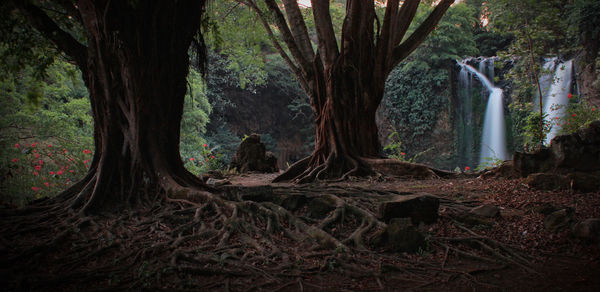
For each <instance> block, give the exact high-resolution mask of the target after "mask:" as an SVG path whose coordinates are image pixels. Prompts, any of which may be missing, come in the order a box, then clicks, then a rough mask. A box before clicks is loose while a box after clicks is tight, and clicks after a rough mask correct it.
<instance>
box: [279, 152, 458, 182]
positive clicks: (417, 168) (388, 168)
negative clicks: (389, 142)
mask: <svg viewBox="0 0 600 292" xmlns="http://www.w3.org/2000/svg"><path fill="white" fill-rule="evenodd" d="M318 161H319V160H318V159H314V157H312V156H309V157H306V158H304V159H302V160H300V161H298V162H296V163H294V164H292V165H291V166H290V167H289V169H288V170H286V171H285V172H284V173H282V174H281V175H279V176H278V177H276V178H275V179H274V180H273V182H285V181H291V182H294V183H300V184H301V183H310V182H314V181H327V182H336V181H342V180H346V179H348V178H349V177H351V176H370V175H388V176H395V177H403V178H417V179H431V178H440V177H443V178H448V177H456V176H458V174H456V173H454V172H450V171H445V170H441V169H436V168H432V167H429V166H426V165H423V164H418V163H409V162H403V161H399V160H396V159H374V158H364V157H352V156H349V155H337V154H335V153H331V154H329V156H327V159H326V160H325V161H324V162H323V163H319V162H318Z"/></svg>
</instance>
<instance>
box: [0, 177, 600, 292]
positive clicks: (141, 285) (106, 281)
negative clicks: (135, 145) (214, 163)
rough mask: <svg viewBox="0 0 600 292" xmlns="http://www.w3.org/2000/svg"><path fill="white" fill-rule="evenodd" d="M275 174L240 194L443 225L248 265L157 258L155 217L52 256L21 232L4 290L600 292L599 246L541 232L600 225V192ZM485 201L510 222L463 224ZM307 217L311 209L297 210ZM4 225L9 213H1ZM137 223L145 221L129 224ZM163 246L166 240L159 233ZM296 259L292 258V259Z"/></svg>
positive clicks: (1, 276)
mask: <svg viewBox="0 0 600 292" xmlns="http://www.w3.org/2000/svg"><path fill="white" fill-rule="evenodd" d="M273 177H274V175H269V174H242V175H236V176H232V177H228V180H229V181H230V182H231V185H232V186H234V187H239V188H240V190H244V188H253V187H262V186H269V187H271V188H272V189H273V190H274V191H273V195H274V196H277V195H278V194H283V193H302V192H304V193H307V192H308V193H311V194H313V195H319V194H332V193H335V194H336V195H337V196H341V195H340V194H342V193H343V194H355V195H356V194H362V196H364V197H369V196H376V195H377V194H396V195H407V194H420V193H428V194H431V195H434V196H437V197H438V198H440V202H441V204H440V209H439V218H438V220H437V222H436V223H434V224H430V225H423V224H421V225H420V226H419V227H418V229H419V231H421V232H422V233H424V234H425V235H426V237H427V242H428V244H427V246H426V247H425V248H423V249H420V250H419V251H418V252H416V253H410V254H409V253H398V252H391V251H386V250H383V249H378V248H370V249H368V250H361V249H339V248H330V249H327V248H324V249H318V250H308V249H304V248H303V247H302V245H301V244H299V243H297V242H292V241H289V240H285V239H283V238H277V236H275V237H274V239H272V242H275V243H276V245H279V248H280V249H281V250H283V251H287V253H286V254H287V255H285V256H283V257H281V260H280V261H279V260H277V259H278V257H264V258H262V259H261V258H259V257H256V258H253V261H252V262H251V263H247V264H244V258H246V255H247V254H244V256H241V257H236V256H235V253H234V252H229V253H220V254H219V253H215V250H217V248H216V247H214V246H212V245H211V247H210V248H211V252H210V253H209V252H207V255H210V257H211V259H204V258H202V256H201V254H202V253H203V251H202V250H201V248H199V247H198V249H197V250H196V251H194V252H195V253H194V254H197V255H198V256H196V258H195V260H191V258H189V256H183V255H181V254H180V256H179V257H178V256H177V255H175V256H172V255H173V254H176V253H175V252H173V253H172V254H171V257H169V258H170V260H169V261H157V260H156V259H157V258H165V257H164V255H163V254H161V251H160V249H158V248H157V249H151V247H154V246H155V245H154V244H149V243H148V242H149V241H146V240H142V239H140V238H141V236H140V235H137V234H138V230H137V229H136V228H137V227H135V226H140V225H139V222H142V221H144V220H145V221H144V222H146V223H144V224H148V226H152V230H155V229H156V230H163V229H169V230H171V229H173V228H176V227H177V226H176V225H173V226H171V225H169V226H167V225H168V224H166V223H162V222H161V221H160V220H159V219H157V218H152V217H148V216H147V215H135V214H134V215H128V216H127V217H122V218H120V219H118V220H116V219H115V218H105V219H96V220H95V221H96V223H95V224H97V225H99V226H103V227H106V228H107V229H109V228H108V227H109V226H115V225H122V226H124V227H125V228H124V230H128V231H127V232H128V233H131V235H130V236H126V235H123V236H121V237H119V236H116V237H117V238H113V235H111V234H109V235H96V234H95V233H98V231H97V230H92V229H89V228H87V229H86V228H82V229H81V230H78V232H80V233H82V234H85V236H81V237H80V236H68V237H66V239H65V238H63V240H61V241H60V243H58V244H55V245H53V246H52V248H44V249H42V250H43V251H40V250H39V249H34V248H28V249H24V248H20V247H21V246H28V247H39V246H42V245H41V244H39V243H40V242H43V241H44V240H46V242H47V239H49V238H52V236H51V235H52V234H50V232H56V231H49V230H36V231H35V233H28V234H25V235H22V236H19V237H11V236H10V235H9V234H2V235H1V237H0V255H1V256H0V257H1V258H2V259H1V262H0V286H1V287H2V288H0V290H2V289H7V290H15V291H51V290H60V291H88V290H90V291H91V290H96V291H98V290H100V291H103V290H108V291H111V290H128V291H131V290H148V291H157V290H163V291H409V290H418V291H501V290H507V291H600V245H599V244H598V243H590V242H583V241H581V240H579V239H577V238H574V237H573V236H572V234H571V232H570V231H569V229H568V228H566V229H564V230H562V231H558V232H551V231H549V230H548V229H547V228H545V227H544V218H545V217H546V216H547V215H544V213H546V214H547V210H548V209H550V210H558V209H561V208H572V210H574V215H573V219H574V221H581V220H585V219H587V218H600V194H599V193H574V192H571V191H539V190H534V189H532V188H530V187H528V186H527V185H526V184H525V183H524V182H523V181H522V180H520V179H500V178H487V179H484V178H477V177H474V176H464V177H460V178H452V179H427V180H413V179H402V178H390V177H387V178H383V179H381V178H380V179H377V180H370V179H355V180H350V181H344V182H338V183H322V184H321V183H313V184H305V185H292V184H286V183H278V184H271V183H270V181H271V180H272V179H273ZM230 187H231V186H230ZM261 200H263V199H261ZM259 201H260V200H259ZM482 204H489V205H494V206H497V207H499V208H500V210H501V215H500V216H497V217H494V218H481V219H478V220H475V221H472V220H471V221H469V220H466V221H461V220H459V219H457V218H460V216H457V214H458V213H460V212H461V210H462V211H466V210H470V209H471V208H473V207H476V206H479V205H482ZM173 208H174V209H173V210H175V212H178V211H177V209H178V208H179V210H181V214H183V213H184V211H185V210H187V207H186V206H185V204H182V203H175V207H173ZM301 212H306V210H305V209H300V210H298V211H297V213H301ZM373 212H374V213H375V210H373ZM192 213H193V212H192ZM297 213H296V214H297ZM178 214H179V213H178ZM197 214H198V211H196V215H197ZM136 216H137V217H136ZM4 218H7V217H4V216H3V217H1V219H2V220H4ZM132 218H133V219H132ZM140 218H142V219H144V218H145V219H144V220H142V219H140ZM307 220H308V219H307ZM134 221H135V222H138V223H137V225H136V224H133V223H131V224H130V223H128V222H134ZM32 222H34V221H32ZM307 222H310V221H307ZM5 223H6V222H3V223H2V225H5ZM317 223H318V222H316V223H315V224H317ZM28 224H32V223H31V222H30V223H28ZM179 224H180V225H181V224H182V223H179ZM290 224H291V223H290ZM259 225H260V224H259ZM309 225H310V224H309ZM335 226H336V227H334V228H333V229H328V230H329V231H330V233H331V234H338V233H336V232H337V231H335V228H340V229H343V228H344V227H343V225H341V226H338V225H335ZM4 227H6V226H4ZM29 227H32V226H29ZM32 228H35V227H32ZM88 229H89V230H88ZM3 230H6V228H3ZM94 232H95V233H94ZM146 232H147V231H146ZM100 233H102V232H100ZM339 233H340V234H343V233H344V231H339ZM32 234H33V235H32ZM152 234H155V235H153V236H158V235H156V234H159V233H152ZM368 235H369V234H366V235H365V236H368ZM336 236H337V235H336ZM81 238H87V240H85V241H83V240H82V239H81ZM113 240H114V241H113ZM154 240H155V242H161V240H162V239H161V238H160V236H158V238H155V239H154ZM255 240H256V241H248V242H254V243H256V242H262V241H261V239H260V238H258V237H255ZM84 242H85V244H83V243H84ZM233 242H235V240H234V241H233ZM239 242H241V241H239ZM169 243H170V244H169V245H175V243H178V242H177V241H175V243H174V242H171V241H170V242H169ZM233 245H235V244H233ZM286 245H287V246H286ZM80 246H82V247H81V248H79V247H80ZM83 246H85V248H83ZM185 246H186V247H189V245H185ZM207 246H208V245H207ZM161 248H162V247H161ZM240 248H241V249H244V247H243V246H241V247H240ZM256 248H260V247H256ZM164 249H165V250H166V249H167V248H166V247H165V248H164ZM32 250H34V251H32ZM174 250H175V249H174ZM179 250H181V249H179ZM228 250H233V249H231V248H230V249H228ZM290 251H291V252H290ZM294 253H295V258H293V257H294V256H291V255H292V254H294ZM215 256H216V257H215ZM290 257H292V258H291V260H290ZM183 259H187V261H184V260H183ZM234 260H235V261H234ZM194 261H195V262H196V263H197V264H198V265H196V267H195V268H193V267H192V266H191V265H188V266H189V267H188V268H182V265H184V264H182V262H184V263H193V262H194ZM278 261H279V262H278ZM283 262H286V263H291V264H289V265H287V264H286V265H283V264H282V263H283ZM169 263H171V264H172V265H169ZM240 263H242V264H240ZM155 265H156V266H159V268H160V269H159V268H156V267H155ZM123 267H125V268H123ZM173 269H176V270H177V272H173V271H172V270H173Z"/></svg>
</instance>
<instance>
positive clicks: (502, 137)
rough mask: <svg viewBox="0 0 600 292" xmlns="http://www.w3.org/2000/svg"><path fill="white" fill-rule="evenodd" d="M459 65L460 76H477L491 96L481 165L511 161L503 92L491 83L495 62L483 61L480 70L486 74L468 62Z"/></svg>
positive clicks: (487, 111) (484, 131)
mask: <svg viewBox="0 0 600 292" xmlns="http://www.w3.org/2000/svg"><path fill="white" fill-rule="evenodd" d="M459 65H460V66H461V74H460V76H467V77H468V78H469V79H470V78H471V75H473V76H475V77H476V78H477V79H478V80H479V81H480V82H481V84H482V85H483V87H484V88H485V90H486V92H487V94H489V96H488V101H487V106H486V110H485V116H484V120H483V130H482V133H481V149H480V155H479V165H480V166H484V167H485V166H487V165H490V164H492V163H493V162H494V161H496V160H508V159H510V155H509V154H508V151H507V149H506V126H505V121H504V96H503V92H502V89H501V88H498V87H495V86H494V84H493V83H492V81H490V79H491V80H493V78H494V76H493V74H494V69H493V68H494V67H493V60H492V59H484V60H482V61H481V63H480V66H479V68H480V70H481V71H484V72H481V71H480V70H477V69H475V68H473V67H472V66H470V65H469V64H467V63H466V61H462V62H459ZM486 71H487V72H486ZM486 73H488V74H490V75H491V76H490V78H488V76H486ZM463 84H464V83H463Z"/></svg>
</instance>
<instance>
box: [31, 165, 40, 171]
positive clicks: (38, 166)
mask: <svg viewBox="0 0 600 292" xmlns="http://www.w3.org/2000/svg"><path fill="white" fill-rule="evenodd" d="M33 168H35V170H41V169H42V166H41V165H36V166H34V167H33Z"/></svg>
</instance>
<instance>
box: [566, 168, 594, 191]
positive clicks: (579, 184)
mask: <svg viewBox="0 0 600 292" xmlns="http://www.w3.org/2000/svg"><path fill="white" fill-rule="evenodd" d="M567 178H568V179H569V181H570V182H571V185H572V187H573V189H575V190H578V191H581V192H584V193H591V192H596V191H599V190H600V174H599V173H598V172H590V173H588V172H574V173H569V174H568V175H567Z"/></svg>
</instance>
